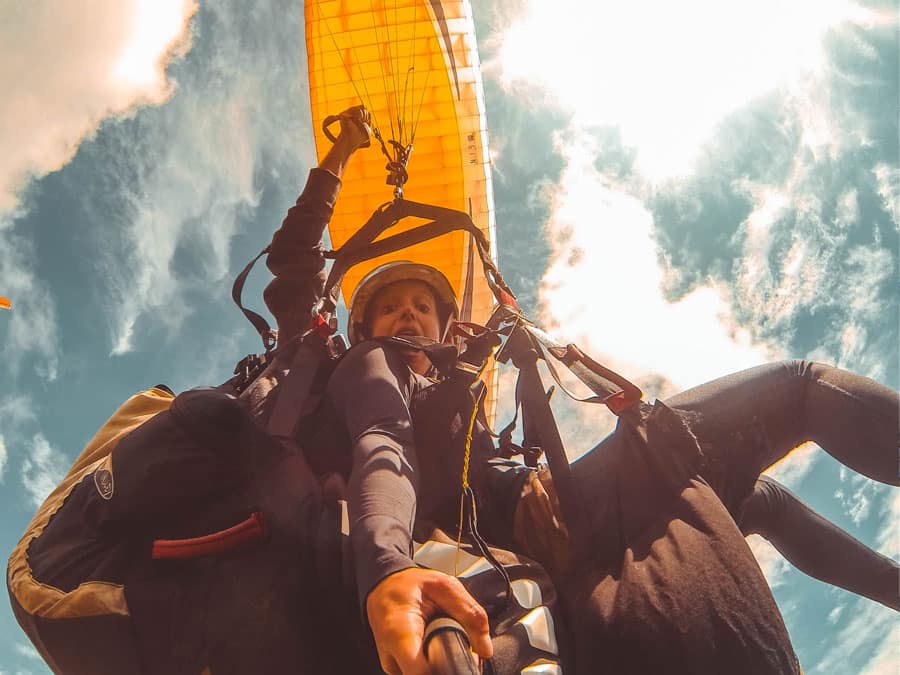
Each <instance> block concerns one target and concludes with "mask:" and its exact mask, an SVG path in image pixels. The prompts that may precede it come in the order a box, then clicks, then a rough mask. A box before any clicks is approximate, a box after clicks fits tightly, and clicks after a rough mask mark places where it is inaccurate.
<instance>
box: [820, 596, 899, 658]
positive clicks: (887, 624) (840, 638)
mask: <svg viewBox="0 0 900 675" xmlns="http://www.w3.org/2000/svg"><path fill="white" fill-rule="evenodd" d="M849 607H850V609H851V610H852V611H848V612H847V613H846V614H845V616H847V617H848V619H847V620H846V621H845V622H844V623H843V624H842V625H841V626H840V628H839V630H838V631H837V633H836V634H835V635H834V636H833V637H832V639H830V640H829V641H828V645H829V647H828V649H827V651H826V652H825V655H824V656H823V657H822V659H821V660H820V661H819V662H818V663H817V664H816V666H815V668H814V669H813V671H812V672H816V673H825V674H826V675H831V674H832V673H839V672H849V671H848V670H847V669H848V667H852V666H851V665H850V664H853V663H858V661H859V659H860V658H867V659H868V665H866V666H865V668H866V670H865V672H866V673H869V674H870V675H876V674H877V675H882V674H883V673H885V674H886V673H891V675H894V674H895V673H896V672H897V665H896V661H895V662H894V663H893V671H891V670H884V668H885V666H886V665H887V663H888V659H887V654H888V652H889V650H890V647H888V646H886V645H887V643H888V642H891V643H892V646H893V647H894V650H895V652H894V653H895V654H896V645H897V644H898V641H897V633H898V630H900V627H898V625H897V619H896V617H897V614H896V612H894V611H893V610H891V609H888V608H887V607H884V606H882V605H879V604H878V603H874V602H871V601H869V600H866V599H864V598H860V599H857V600H853V601H851V604H850V605H849ZM868 654H875V656H874V657H868V656H867V655H868Z"/></svg>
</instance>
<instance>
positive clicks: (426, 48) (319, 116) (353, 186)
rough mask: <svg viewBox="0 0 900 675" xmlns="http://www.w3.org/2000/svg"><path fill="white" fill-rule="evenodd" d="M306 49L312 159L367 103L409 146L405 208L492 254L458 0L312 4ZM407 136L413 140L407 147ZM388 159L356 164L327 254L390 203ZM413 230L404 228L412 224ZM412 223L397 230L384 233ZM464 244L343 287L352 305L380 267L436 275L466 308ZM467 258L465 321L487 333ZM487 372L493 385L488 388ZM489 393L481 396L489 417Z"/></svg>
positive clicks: (355, 275) (312, 0) (484, 306)
mask: <svg viewBox="0 0 900 675" xmlns="http://www.w3.org/2000/svg"><path fill="white" fill-rule="evenodd" d="M306 45H307V56H308V60H309V88H310V103H311V110H312V121H313V129H314V132H315V141H316V150H317V153H318V156H319V159H320V160H321V159H322V157H324V155H325V154H326V153H327V152H328V150H329V148H330V146H331V144H330V141H328V139H327V138H326V137H325V135H324V134H323V133H322V121H323V120H324V119H325V118H326V117H328V116H329V115H334V114H337V113H340V112H341V111H342V110H345V109H346V108H348V107H350V106H353V105H358V104H359V103H364V104H365V105H366V107H367V108H368V109H369V111H370V113H371V114H372V121H373V126H375V127H377V128H378V130H379V131H380V133H381V135H382V136H383V137H384V139H385V141H387V139H390V138H393V139H394V140H396V141H398V142H399V143H401V144H402V145H404V146H405V145H407V144H409V143H410V142H411V140H412V144H413V151H412V154H411V156H410V160H409V164H408V166H407V168H408V171H409V180H408V182H407V183H406V185H405V186H404V197H405V198H406V199H409V200H412V201H418V202H424V203H427V204H434V205H437V206H444V207H448V208H452V209H456V210H459V211H465V212H466V213H468V214H469V215H470V216H471V218H472V220H473V221H474V223H475V225H476V226H477V227H478V228H479V229H481V230H482V231H483V232H484V233H485V235H486V236H487V238H488V241H490V242H491V245H492V247H493V246H494V244H493V242H494V240H495V237H494V204H493V192H492V188H491V175H490V167H489V164H488V162H489V158H488V147H487V123H486V120H485V115H484V95H483V91H482V83H481V71H480V66H479V62H478V50H477V45H476V41H475V30H474V23H473V20H472V12H471V7H470V6H469V3H468V2H467V1H466V0H443V1H440V0H308V1H307V3H306ZM413 133H414V136H413ZM386 163H387V159H386V158H385V156H384V155H383V154H382V152H381V149H380V147H379V145H378V143H377V141H374V140H373V143H372V147H371V148H368V149H366V150H362V151H359V152H357V153H356V155H354V157H353V159H352V160H351V162H350V165H349V167H348V168H347V170H346V172H345V174H344V179H343V187H342V188H341V196H340V198H339V199H338V203H337V206H336V208H335V212H334V217H333V218H332V221H331V224H330V225H329V233H330V235H331V241H332V244H333V246H334V247H338V246H340V245H341V244H343V243H344V242H345V241H346V240H347V239H348V238H349V237H350V236H351V235H352V234H353V233H354V232H356V230H358V229H359V228H360V227H361V226H362V225H363V224H364V223H365V222H366V220H368V218H369V216H371V214H372V213H373V212H374V211H375V210H376V209H377V208H378V207H379V206H381V205H382V204H384V203H385V202H389V201H391V200H392V199H393V190H394V188H393V186H392V185H388V184H387V183H386V182H385V179H386V177H387V171H386V170H385V164H386ZM410 220H411V219H410ZM415 224H417V223H414V222H411V223H408V224H405V225H404V226H403V227H402V228H401V227H398V228H393V229H392V230H391V232H390V233H392V232H397V231H400V230H401V229H408V228H409V227H412V226H414V225H415ZM468 239H469V237H468V235H465V234H463V233H453V234H449V235H445V236H443V237H440V238H438V239H435V240H431V241H428V242H423V243H422V244H418V245H417V246H414V247H410V248H409V249H406V250H403V251H399V252H397V253H394V254H391V255H388V256H384V257H382V258H379V259H376V260H372V261H368V262H366V263H362V264H360V265H357V266H356V267H354V268H352V269H351V270H350V271H349V272H348V273H347V275H346V277H345V279H344V283H343V284H342V287H341V290H342V293H343V296H344V298H345V299H347V298H350V297H351V295H352V293H353V289H354V288H355V287H356V285H357V284H358V283H359V281H360V279H361V278H362V277H363V276H364V275H365V274H366V273H367V272H368V271H369V270H371V269H372V268H373V267H375V266H377V265H380V264H382V263H384V262H387V261H388V260H412V261H415V262H421V263H426V264H429V265H433V266H435V267H437V268H439V269H440V270H441V271H442V272H444V274H446V275H447V278H448V279H449V280H450V283H451V284H453V286H454V288H455V289H456V291H457V295H458V296H459V297H460V298H462V297H463V291H464V289H465V287H466V282H467V270H469V269H470V264H469V263H470V260H469V256H470V252H469V241H468ZM471 255H474V266H472V268H473V270H474V274H473V275H472V280H471V283H472V284H473V302H472V307H471V317H470V319H471V320H472V321H475V322H478V323H484V322H485V321H486V320H487V318H488V316H489V315H490V312H491V309H492V306H493V296H492V294H491V292H490V289H489V288H488V286H487V282H486V281H485V280H484V276H483V272H482V269H481V264H480V261H478V259H477V252H475V251H472V252H471ZM495 380H496V375H495V373H494V372H493V371H492V372H491V373H490V375H489V379H488V381H489V382H495ZM495 394H496V385H495V384H494V385H492V386H491V387H490V389H489V402H488V403H489V405H488V410H489V411H492V410H493V409H494V396H495Z"/></svg>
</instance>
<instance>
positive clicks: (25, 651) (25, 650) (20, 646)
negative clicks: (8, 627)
mask: <svg viewBox="0 0 900 675" xmlns="http://www.w3.org/2000/svg"><path fill="white" fill-rule="evenodd" d="M16 651H17V652H18V653H19V654H21V655H22V656H26V657H28V658H29V659H37V660H38V661H41V662H43V659H41V655H40V654H38V650H37V649H35V648H34V645H31V644H27V643H25V642H17V643H16Z"/></svg>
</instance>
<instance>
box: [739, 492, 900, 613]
mask: <svg viewBox="0 0 900 675" xmlns="http://www.w3.org/2000/svg"><path fill="white" fill-rule="evenodd" d="M738 525H739V526H740V528H741V532H743V533H744V535H748V534H759V535H761V536H763V537H765V538H766V539H767V540H768V541H769V542H770V543H771V544H772V545H773V546H774V547H775V548H776V549H777V550H778V552H779V553H781V555H783V556H784V557H785V558H786V559H787V560H788V562H790V563H791V564H792V565H793V566H794V567H796V568H797V569H799V570H800V571H801V572H804V573H806V574H808V575H809V576H811V577H814V578H816V579H819V580H820V581H824V582H825V583H828V584H832V585H834V586H840V587H841V588H844V589H846V590H848V591H850V592H852V593H856V594H858V595H863V596H865V597H867V598H869V599H871V600H875V601H876V602H880V603H881V604H883V605H886V606H888V607H890V608H892V609H895V610H900V566H898V565H897V563H895V562H894V561H893V560H891V559H890V558H887V557H885V556H883V555H881V554H879V553H877V552H875V551H873V550H872V549H870V548H869V547H868V546H866V545H865V544H863V543H862V542H861V541H859V540H857V539H855V538H853V537H852V536H850V535H849V534H848V533H847V532H845V531H844V530H842V529H840V528H839V527H837V526H836V525H835V524H834V523H832V522H831V521H829V520H826V519H825V518H823V517H822V516H821V515H819V514H818V513H816V512H815V511H813V510H812V509H811V508H809V507H808V506H807V505H806V504H804V503H803V502H801V501H800V500H799V499H798V498H797V496H796V495H794V494H793V493H792V492H791V491H790V490H788V489H787V488H786V487H784V486H783V485H781V484H780V483H779V482H777V481H775V480H773V479H772V478H769V477H768V476H760V479H759V480H758V481H757V482H756V485H755V486H754V488H753V492H752V493H751V494H750V496H749V497H748V498H747V500H746V501H745V502H744V505H743V509H742V512H741V514H740V517H739V519H738Z"/></svg>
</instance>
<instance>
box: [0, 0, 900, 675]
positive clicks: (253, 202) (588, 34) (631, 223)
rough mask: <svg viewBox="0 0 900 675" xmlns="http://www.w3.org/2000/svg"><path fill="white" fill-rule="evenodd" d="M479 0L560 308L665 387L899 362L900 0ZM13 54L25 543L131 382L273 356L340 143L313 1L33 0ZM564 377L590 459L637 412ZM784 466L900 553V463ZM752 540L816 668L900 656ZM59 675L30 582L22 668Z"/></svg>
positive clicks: (537, 258)
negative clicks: (811, 364) (277, 292)
mask: <svg viewBox="0 0 900 675" xmlns="http://www.w3.org/2000/svg"><path fill="white" fill-rule="evenodd" d="M474 5H475V7H474V11H475V20H476V29H477V33H478V42H479V51H480V55H481V61H482V75H483V80H484V87H485V105H486V113H487V119H488V125H489V136H490V149H491V157H492V168H493V181H494V183H493V187H494V196H495V207H496V222H497V242H496V248H497V251H498V257H499V264H500V269H501V271H502V272H503V274H504V277H505V278H506V280H507V281H508V282H509V284H510V285H511V287H512V288H513V289H514V291H515V292H516V293H517V295H518V296H519V298H520V300H521V303H522V305H523V307H524V309H525V311H526V313H527V314H528V315H529V316H532V317H534V318H535V319H536V321H537V323H539V325H541V326H543V327H544V328H546V329H547V330H549V331H550V332H552V333H554V334H555V335H556V336H557V337H559V338H560V339H564V340H566V341H574V342H576V343H578V344H579V345H580V346H581V347H582V348H584V349H585V350H586V351H588V352H589V353H590V354H592V355H593V356H594V357H595V358H597V359H598V360H600V361H601V362H603V363H604V364H606V365H608V366H610V367H612V368H614V369H616V370H618V371H619V372H622V373H623V374H626V375H627V376H628V377H630V378H631V379H633V380H635V381H636V382H637V383H638V384H640V385H641V386H642V387H643V389H644V391H645V393H646V394H647V397H648V398H653V397H665V396H667V395H671V394H673V393H675V392H677V391H680V390H682V389H684V388H687V387H690V386H692V385H695V384H699V383H701V382H704V381H707V380H709V379H712V378H715V377H717V376H720V375H724V374H726V373H729V372H733V371H736V370H740V369H742V368H746V367H749V366H752V365H757V364H760V363H764V362H766V361H771V360H777V359H784V358H811V359H816V360H821V361H824V362H827V363H832V364H836V365H839V366H841V367H845V368H848V369H851V370H854V371H856V372H859V373H862V374H865V375H868V376H870V377H872V378H875V379H877V380H879V381H881V382H884V383H885V384H888V385H890V386H892V387H894V388H897V387H898V386H900V358H898V357H900V354H898V347H897V346H898V344H900V335H898V332H900V310H898V308H900V303H898V288H897V279H898V250H900V247H898V243H900V242H898V227H900V158H898V147H900V137H898V112H897V111H898V109H900V99H898V87H900V84H898V83H900V75H898V64H900V46H898V45H900V42H898V16H897V7H896V3H894V2H879V1H874V0H869V1H862V2H849V1H839V0H815V1H814V0H794V1H793V2H791V3H783V2H776V1H775V0H753V1H750V0H729V1H728V2H721V0H719V1H716V0H684V1H683V2H679V3H668V2H662V1H649V0H644V1H640V0H636V1H634V2H630V3H620V2H617V3H613V2H605V1H604V2H596V3H584V2H579V1H577V0H492V1H490V2H488V1H487V0H479V2H477V3H474ZM0 50H2V58H0V90H2V91H3V92H4V95H3V96H2V97H0V296H4V297H8V298H10V299H11V300H12V302H13V309H12V310H11V311H4V310H0V354H2V361H0V381H2V382H3V383H5V386H3V387H2V388H0V495H2V497H0V499H2V502H3V508H0V549H2V550H5V551H11V550H12V548H13V547H14V546H15V543H16V541H17V540H18V538H19V536H20V535H21V533H22V531H23V530H24V528H25V526H26V524H27V523H28V521H29V520H30V518H31V516H32V515H33V513H34V510H35V509H36V508H37V506H38V505H39V504H40V503H41V501H42V500H43V498H44V497H45V496H46V494H47V493H48V492H49V491H50V490H51V489H52V487H53V486H54V485H55V484H56V482H57V481H58V480H59V478H60V477H61V476H62V475H63V474H64V473H65V471H66V470H67V469H68V466H69V464H70V463H71V461H72V460H73V459H74V457H75V456H76V455H77V454H78V452H79V451H80V449H81V448H82V447H83V446H84V444H85V443H86V442H87V441H88V439H89V438H90V437H91V436H92V435H93V433H94V432H95V431H96V429H97V428H98V427H99V426H100V425H101V424H102V423H103V421H104V420H105V419H106V417H107V416H108V415H109V414H110V413H111V412H112V411H113V410H115V408H116V407H117V406H118V405H119V403H121V402H122V401H123V400H125V399H126V398H127V397H128V396H129V395H130V394H131V393H133V392H135V391H137V390H139V389H141V388H144V387H146V386H150V385H153V384H156V383H158V382H164V383H166V384H168V385H169V386H170V387H172V388H173V389H175V390H176V391H179V390H183V389H186V388H189V387H192V386H196V385H199V384H216V383H219V382H221V381H223V380H225V379H226V378H227V377H228V376H229V375H230V373H231V370H232V368H233V365H234V363H235V361H236V360H237V359H239V358H240V357H242V356H243V355H245V354H247V353H249V352H253V351H257V350H258V338H257V336H256V334H255V333H254V331H253V329H252V327H251V326H250V325H249V324H248V323H247V322H246V321H245V320H244V319H243V318H242V317H241V316H240V314H239V313H238V312H237V310H236V309H235V308H234V306H233V305H232V303H231V299H230V290H231V280H232V279H233V277H234V275H235V274H236V273H237V272H238V271H239V270H240V269H241V268H242V267H243V265H244V264H245V263H246V261H247V260H249V259H250V258H251V257H252V256H253V255H255V254H256V253H257V252H258V251H259V250H260V249H261V248H262V247H263V246H264V245H265V244H266V243H267V242H268V240H269V238H270V236H271V233H272V232H273V231H274V229H275V228H276V227H277V226H278V224H279V223H280V222H281V219H282V218H283V215H284V212H285V211H286V209H287V207H288V206H290V205H291V204H292V203H293V201H294V199H296V196H297V194H298V192H299V190H300V189H301V187H302V184H303V181H304V180H305V176H306V173H307V171H308V169H309V167H310V166H312V165H313V164H314V163H315V150H314V146H313V141H312V130H311V124H310V121H309V100H308V90H307V81H306V74H305V72H306V56H305V53H304V43H303V7H302V3H301V2H291V1H288V0H257V1H256V2H254V3H243V2H239V0H218V1H216V2H207V1H204V0H93V1H92V3H90V11H87V10H86V9H85V6H84V5H82V4H79V3H62V4H60V3H51V2H49V0H32V1H31V2H28V3H2V4H0ZM335 112H338V111H335ZM410 168H411V171H414V168H415V164H414V159H413V160H412V163H411V165H410ZM267 281H268V277H267V272H266V271H265V270H264V269H261V270H257V271H256V272H255V273H254V275H252V276H251V278H250V280H249V282H248V285H247V288H246V289H245V298H246V299H247V302H246V304H249V305H250V306H251V307H254V308H255V309H257V310H262V302H261V298H260V294H261V290H262V288H263V287H264V285H265V284H266V283H267ZM503 378H504V384H505V385H506V389H505V391H506V392H509V386H508V385H509V379H510V376H509V374H504V376H503ZM501 391H504V390H503V389H501ZM507 398H508V393H507ZM560 398H561V397H559V396H557V397H555V405H556V406H557V411H558V413H559V416H560V421H561V426H562V429H563V432H564V436H565V438H566V440H567V443H568V447H569V449H570V453H571V455H572V457H575V456H577V455H578V454H580V453H581V452H583V451H585V450H587V449H588V448H589V447H591V445H592V444H593V443H594V442H596V440H598V439H599V438H600V437H601V436H602V435H603V434H604V433H606V432H608V431H609V429H610V424H611V422H610V419H609V417H608V416H603V415H601V414H598V413H597V411H596V410H595V409H593V408H589V409H585V408H584V407H577V406H570V405H566V404H564V403H563V402H562V401H560V400H559V399H560ZM501 412H502V410H501ZM772 473H773V475H775V476H776V477H777V478H779V479H780V480H781V481H782V482H784V483H785V484H787V485H788V486H789V487H790V488H791V489H793V490H794V491H795V492H796V493H797V494H798V495H800V496H801V497H802V498H803V499H804V500H805V501H806V502H807V503H809V504H810V505H811V506H813V507H814V508H815V509H817V510H818V511H820V512H821V513H822V514H823V515H825V516H826V517H827V518H829V519H831V520H833V521H835V522H836V523H838V524H839V525H840V526H841V527H843V528H845V529H846V530H848V531H849V532H851V533H852V534H853V535H854V536H856V537H857V538H859V539H860V540H862V541H864V542H865V543H867V544H868V545H870V546H872V547H873V548H876V549H878V550H879V551H881V552H883V553H885V554H887V555H890V556H892V557H894V558H895V559H896V558H897V557H898V554H900V551H898V532H897V524H898V522H900V498H898V491H897V490H896V489H893V488H889V487H886V486H883V485H880V484H877V483H875V482H873V481H871V480H868V479H866V478H863V477H861V476H858V475H856V474H854V473H853V472H851V471H849V470H848V469H845V468H843V467H842V466H841V465H840V464H838V463H837V462H836V461H834V460H832V459H831V458H830V457H828V456H827V455H826V454H825V453H824V452H823V451H821V450H820V449H819V448H817V447H815V446H812V445H808V446H804V447H802V448H800V449H798V450H797V451H795V452H794V453H793V454H792V455H791V456H790V457H789V458H788V459H787V460H785V461H784V462H782V463H781V464H779V465H778V466H777V467H775V469H774V470H773V472H772ZM751 547H752V548H753V550H754V553H755V554H756V555H757V557H758V559H759V561H760V565H761V566H762V568H763V570H764V572H765V573H766V576H767V578H768V580H769V582H770V584H771V586H772V587H773V591H774V593H775V597H776V600H777V601H778V604H779V607H780V608H781V611H782V613H783V615H784V618H785V622H786V624H787V626H788V629H789V631H790V634H791V637H792V639H793V640H794V644H795V648H796V650H797V652H798V655H799V657H800V660H801V663H802V665H803V668H804V672H806V673H808V674H814V673H827V674H841V673H847V674H848V675H858V674H860V673H862V674H864V675H881V674H882V673H896V672H897V668H898V664H900V653H898V647H897V645H900V623H898V620H897V614H895V613H893V612H891V611H890V610H887V609H885V608H883V607H881V606H880V605H877V604H875V603H873V602H870V601H867V600H865V599H861V598H858V597H856V596H853V595H851V594H849V593H847V592H845V591H842V590H840V589H836V588H833V587H830V586H827V585H824V584H822V583H820V582H817V581H815V580H812V579H809V578H808V577H805V576H804V575H803V574H801V573H799V572H797V571H796V570H794V569H793V568H792V567H791V566H790V565H788V564H787V563H786V562H785V561H784V560H782V559H781V558H780V557H779V555H778V554H777V553H776V552H775V551H774V549H772V548H771V547H770V546H768V544H766V543H765V542H764V541H763V540H761V539H759V538H751ZM46 672H49V671H48V670H47V669H46V667H45V666H44V665H43V664H42V662H41V661H40V659H39V657H38V656H37V654H36V652H35V651H34V649H33V648H32V647H31V646H30V645H29V643H28V641H27V638H26V637H25V636H24V634H23V633H21V631H20V630H19V629H18V627H17V625H16V623H15V620H14V618H13V617H12V614H11V611H10V610H9V609H8V608H0V675H12V674H14V673H21V674H26V673H32V674H35V675H37V674H39V673H46Z"/></svg>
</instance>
